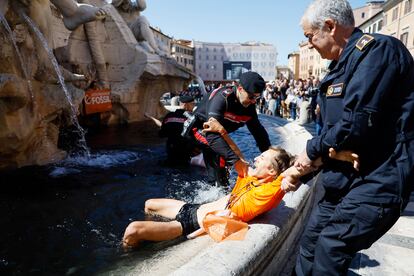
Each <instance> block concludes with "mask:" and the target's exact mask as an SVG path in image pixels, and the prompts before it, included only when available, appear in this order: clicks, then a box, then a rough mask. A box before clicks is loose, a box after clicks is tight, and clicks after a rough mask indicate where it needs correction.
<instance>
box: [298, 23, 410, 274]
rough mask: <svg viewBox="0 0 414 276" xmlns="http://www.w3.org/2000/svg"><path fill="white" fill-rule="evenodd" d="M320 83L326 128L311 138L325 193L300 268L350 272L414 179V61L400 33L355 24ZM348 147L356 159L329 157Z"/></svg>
mask: <svg viewBox="0 0 414 276" xmlns="http://www.w3.org/2000/svg"><path fill="white" fill-rule="evenodd" d="M329 69H330V71H329V73H328V74H327V75H326V77H325V78H324V79H323V80H322V82H321V84H320V96H321V112H322V119H323V123H324V128H323V130H322V133H321V135H319V136H317V137H314V138H313V139H311V140H309V141H308V143H307V147H306V152H307V154H308V156H309V158H310V159H311V160H315V159H317V158H318V157H322V158H323V161H324V165H323V169H322V171H321V174H320V175H319V178H318V185H322V186H323V189H324V195H323V198H322V199H321V201H319V203H318V205H317V207H316V208H315V209H314V210H313V212H312V215H311V217H310V220H309V222H308V225H307V227H306V229H305V232H304V235H303V237H302V241H301V247H300V253H299V256H298V260H297V265H296V273H297V274H298V275H311V274H314V275H341V274H346V273H347V269H348V267H349V264H350V261H351V260H352V258H353V257H354V255H355V254H356V252H358V251H359V250H361V249H365V248H368V247H369V246H371V244H372V243H373V242H375V241H376V240H377V239H379V238H380V237H381V236H382V235H383V234H384V233H385V232H386V231H387V230H388V229H389V228H390V227H391V226H392V225H393V224H394V223H395V222H396V221H397V219H398V217H399V216H400V212H401V211H402V209H403V208H404V207H405V205H406V203H407V202H408V197H409V195H410V192H411V190H412V187H413V186H414V183H413V182H414V157H413V155H414V140H413V139H414V132H413V131H414V63H413V58H412V56H411V55H410V53H409V52H408V50H407V48H406V47H405V46H404V45H403V44H402V43H401V42H400V41H399V40H397V39H395V38H393V37H390V36H384V35H379V34H370V35H366V34H365V35H364V34H363V33H362V32H361V31H360V30H359V29H355V31H354V32H353V34H352V36H351V37H350V39H349V41H348V43H347V45H346V47H345V49H344V51H343V52H342V54H341V56H340V59H339V60H338V61H334V62H332V63H331V65H330V67H329ZM330 147H332V148H334V149H336V150H337V151H340V150H351V151H353V152H355V153H357V154H358V155H359V157H360V161H361V167H360V171H359V172H357V171H355V170H354V169H353V168H352V165H351V164H350V163H347V162H341V161H337V160H333V159H329V158H327V155H328V149H329V148H330Z"/></svg>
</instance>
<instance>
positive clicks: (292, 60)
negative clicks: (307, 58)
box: [288, 52, 300, 80]
mask: <svg viewBox="0 0 414 276" xmlns="http://www.w3.org/2000/svg"><path fill="white" fill-rule="evenodd" d="M299 58H300V54H299V52H293V53H290V54H289V55H288V67H289V69H290V71H291V72H292V78H293V79H295V80H298V79H299V64H300V62H299Z"/></svg>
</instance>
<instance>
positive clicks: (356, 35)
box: [328, 28, 364, 70]
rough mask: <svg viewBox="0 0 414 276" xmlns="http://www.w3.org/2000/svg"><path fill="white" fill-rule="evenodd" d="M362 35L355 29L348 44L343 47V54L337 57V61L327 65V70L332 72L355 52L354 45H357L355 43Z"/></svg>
mask: <svg viewBox="0 0 414 276" xmlns="http://www.w3.org/2000/svg"><path fill="white" fill-rule="evenodd" d="M363 35H364V33H363V32H362V31H361V30H360V29H358V28H355V29H354V31H353V32H352V34H351V36H350V37H349V40H348V42H347V43H346V45H345V48H344V50H343V52H342V53H341V56H340V57H339V60H338V61H335V60H333V61H332V62H331V63H330V64H329V67H328V68H329V70H334V69H335V68H338V67H340V66H341V65H342V64H343V63H344V62H345V61H346V60H347V59H348V56H349V55H350V54H351V53H352V52H353V51H354V50H355V48H356V47H355V45H356V43H357V41H358V40H359V39H360V38H361V37H362V36H363Z"/></svg>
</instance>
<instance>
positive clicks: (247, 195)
mask: <svg viewBox="0 0 414 276" xmlns="http://www.w3.org/2000/svg"><path fill="white" fill-rule="evenodd" d="M281 183H282V177H281V176H279V177H278V178H277V179H276V180H274V181H272V182H267V183H259V181H258V180H257V178H255V177H251V176H248V177H245V178H241V177H238V178H237V182H236V185H235V186H234V188H233V191H232V192H231V194H232V196H231V197H230V200H231V199H232V197H235V200H236V201H235V203H234V205H233V206H231V205H230V210H231V211H232V212H233V213H234V214H236V215H237V216H238V217H239V218H240V219H241V220H243V221H245V222H247V221H249V220H251V219H253V218H254V217H256V216H258V215H260V214H262V213H264V212H267V211H269V210H270V209H272V208H274V207H276V205H278V204H279V203H280V201H281V200H282V198H283V196H284V195H285V192H284V191H283V190H282V188H281V186H280V185H281ZM237 198H239V199H237Z"/></svg>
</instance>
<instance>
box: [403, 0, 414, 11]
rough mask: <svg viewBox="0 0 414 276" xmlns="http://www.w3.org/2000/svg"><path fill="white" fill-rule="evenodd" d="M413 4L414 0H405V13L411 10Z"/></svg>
mask: <svg viewBox="0 0 414 276" xmlns="http://www.w3.org/2000/svg"><path fill="white" fill-rule="evenodd" d="M411 6H412V1H411V0H407V1H406V2H405V6H404V14H407V13H409V12H410V11H411Z"/></svg>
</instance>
